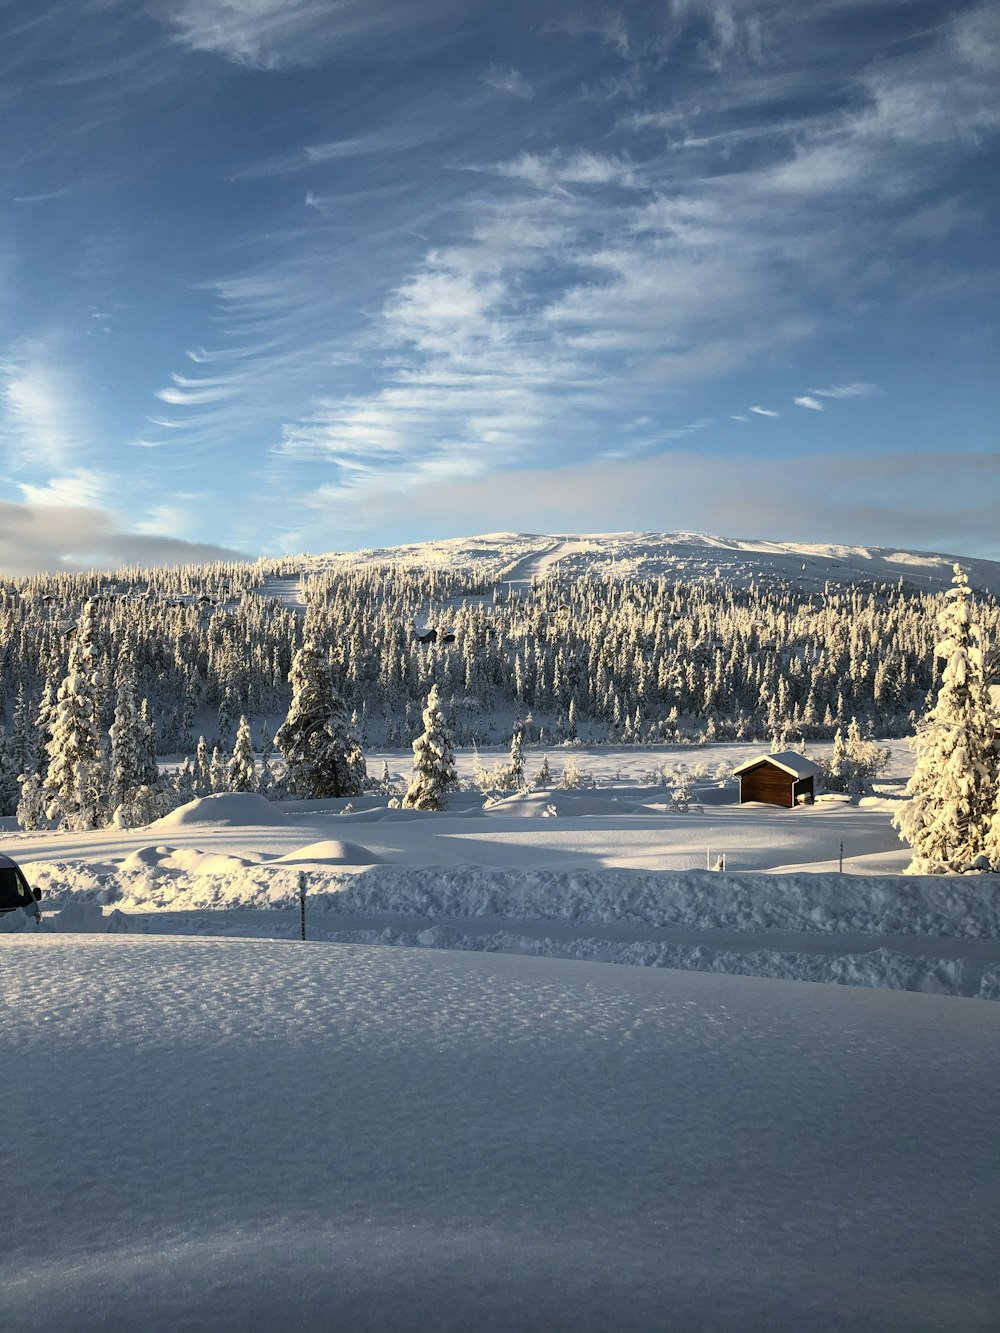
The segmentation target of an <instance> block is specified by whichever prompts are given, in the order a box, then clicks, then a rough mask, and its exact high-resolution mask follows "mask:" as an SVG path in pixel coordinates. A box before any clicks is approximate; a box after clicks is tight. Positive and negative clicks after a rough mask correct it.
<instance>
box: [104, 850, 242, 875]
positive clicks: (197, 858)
mask: <svg viewBox="0 0 1000 1333" xmlns="http://www.w3.org/2000/svg"><path fill="white" fill-rule="evenodd" d="M256 864H257V862H256V861H250V860H247V859H245V858H244V857H242V856H230V855H228V854H227V853H225V852H200V851H198V849H197V848H196V847H139V848H137V849H136V850H135V851H134V852H131V853H130V854H129V855H128V856H126V857H125V859H124V861H122V863H121V869H122V870H125V871H133V870H147V869H150V868H152V867H162V868H163V869H164V870H185V871H187V872H188V873H189V874H192V875H230V874H233V873H234V872H235V871H238V870H245V869H246V868H247V866H251V865H256Z"/></svg>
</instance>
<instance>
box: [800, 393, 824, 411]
mask: <svg viewBox="0 0 1000 1333" xmlns="http://www.w3.org/2000/svg"><path fill="white" fill-rule="evenodd" d="M792 401H793V402H794V403H795V406H796V407H808V408H809V409H810V410H811V411H813V412H822V411H823V410H824V408H823V404H822V403H821V402H818V401H817V399H815V398H811V397H810V396H809V395H808V394H803V395H802V397H801V398H794V399H793V400H792Z"/></svg>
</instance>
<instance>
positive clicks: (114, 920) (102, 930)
mask: <svg viewBox="0 0 1000 1333" xmlns="http://www.w3.org/2000/svg"><path fill="white" fill-rule="evenodd" d="M44 928H45V930H47V931H56V932H57V933H59V934H72V935H141V934H142V924H141V922H138V921H136V920H135V919H134V918H132V917H129V916H126V915H125V913H124V912H120V911H118V909H117V908H113V909H112V910H111V911H110V912H108V913H107V915H105V913H104V910H103V909H102V907H101V905H100V903H96V902H68V903H66V904H65V906H64V907H63V909H62V911H61V912H60V913H59V915H58V916H55V917H52V918H50V919H48V920H46V921H45V924H44Z"/></svg>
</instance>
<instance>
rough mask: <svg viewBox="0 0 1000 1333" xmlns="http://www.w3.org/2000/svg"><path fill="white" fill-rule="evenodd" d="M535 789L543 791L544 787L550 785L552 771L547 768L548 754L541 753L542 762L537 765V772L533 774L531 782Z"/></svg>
mask: <svg viewBox="0 0 1000 1333" xmlns="http://www.w3.org/2000/svg"><path fill="white" fill-rule="evenodd" d="M532 785H533V786H534V788H535V790H536V791H544V789H545V788H546V787H551V785H552V771H551V769H550V768H549V756H548V755H547V754H543V755H542V762H541V764H540V765H539V769H538V772H537V773H536V774H535V780H534V783H533V784H532Z"/></svg>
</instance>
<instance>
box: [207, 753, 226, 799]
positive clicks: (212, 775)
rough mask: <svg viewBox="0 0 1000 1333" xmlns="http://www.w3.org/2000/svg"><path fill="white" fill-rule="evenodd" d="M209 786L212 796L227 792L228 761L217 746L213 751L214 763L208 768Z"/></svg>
mask: <svg viewBox="0 0 1000 1333" xmlns="http://www.w3.org/2000/svg"><path fill="white" fill-rule="evenodd" d="M208 785H209V788H210V790H211V793H212V795H214V794H215V793H216V792H220V791H225V790H226V761H225V760H224V759H223V757H222V751H221V750H220V749H219V747H218V746H217V745H216V746H214V747H213V749H212V762H211V763H210V764H209V766H208Z"/></svg>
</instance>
